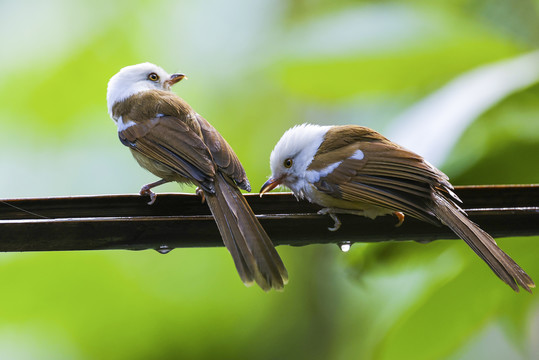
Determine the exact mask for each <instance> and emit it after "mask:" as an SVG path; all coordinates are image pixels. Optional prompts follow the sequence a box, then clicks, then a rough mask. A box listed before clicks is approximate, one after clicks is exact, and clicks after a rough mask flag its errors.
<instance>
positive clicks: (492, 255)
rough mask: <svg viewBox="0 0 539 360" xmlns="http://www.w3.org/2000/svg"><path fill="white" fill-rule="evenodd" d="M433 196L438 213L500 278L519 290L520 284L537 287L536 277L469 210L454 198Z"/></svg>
mask: <svg viewBox="0 0 539 360" xmlns="http://www.w3.org/2000/svg"><path fill="white" fill-rule="evenodd" d="M433 200H434V206H433V209H432V210H433V212H434V213H435V214H436V217H437V218H438V219H440V220H441V221H442V222H443V223H444V224H446V225H447V226H449V227H450V228H451V230H453V231H454V232H455V233H456V234H457V235H458V236H460V237H461V238H462V239H463V240H464V241H465V242H466V244H468V246H470V247H471V248H472V250H473V251H474V252H475V253H476V254H477V255H479V257H481V259H483V260H484V261H485V262H486V263H487V264H488V266H490V268H491V269H492V271H494V273H495V274H496V275H498V277H499V278H500V279H502V280H503V281H504V282H505V283H506V284H507V285H509V286H511V288H512V289H513V290H515V291H516V292H518V291H519V287H518V286H519V285H520V286H521V287H522V288H524V289H525V290H526V291H528V292H530V293H531V290H530V288H534V287H535V284H534V282H533V280H532V279H531V278H530V277H529V276H528V274H526V272H525V271H524V270H523V269H522V268H521V267H520V266H519V265H518V264H517V263H516V262H515V261H514V260H513V259H511V258H510V257H509V255H507V254H506V253H504V252H503V251H502V249H500V248H499V247H498V245H497V244H496V241H495V240H494V239H493V238H492V236H490V235H489V234H487V233H486V232H485V231H483V230H481V229H480V228H479V226H477V225H476V224H475V223H474V222H473V221H471V220H470V219H468V217H467V216H466V213H465V212H464V211H463V210H462V209H460V208H459V207H458V206H457V205H456V204H454V203H453V202H452V201H448V200H447V199H445V198H444V197H442V196H440V195H438V194H435V195H433Z"/></svg>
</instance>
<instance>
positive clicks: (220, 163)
mask: <svg viewBox="0 0 539 360" xmlns="http://www.w3.org/2000/svg"><path fill="white" fill-rule="evenodd" d="M196 120H197V121H198V123H199V125H200V131H201V133H202V137H203V139H204V143H205V144H206V145H207V146H208V148H209V150H210V152H211V155H212V157H213V161H214V162H215V164H216V165H217V167H218V168H219V169H220V170H221V172H222V173H224V174H226V175H228V176H229V177H230V178H231V179H233V180H234V182H235V183H236V184H237V185H238V186H239V187H240V188H241V189H243V190H247V191H251V185H250V184H249V180H248V179H247V175H246V174H245V170H244V169H243V166H242V165H241V163H240V160H239V159H238V156H237V155H236V153H235V152H234V150H232V147H231V146H230V145H229V144H228V143H227V142H226V140H225V139H224V138H223V137H222V136H221V134H219V132H218V131H217V130H215V128H214V127H213V126H211V124H210V123H209V122H207V121H206V120H205V119H204V118H203V117H202V116H200V115H198V114H197V115H196Z"/></svg>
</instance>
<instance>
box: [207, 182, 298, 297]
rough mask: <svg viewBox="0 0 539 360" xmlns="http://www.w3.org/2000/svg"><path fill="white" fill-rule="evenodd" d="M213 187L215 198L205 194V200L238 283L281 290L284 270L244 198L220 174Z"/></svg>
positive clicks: (284, 279) (277, 255)
mask: <svg viewBox="0 0 539 360" xmlns="http://www.w3.org/2000/svg"><path fill="white" fill-rule="evenodd" d="M214 185H215V194H211V193H208V192H205V198H206V201H207V202H208V206H209V207H210V210H211V212H212V214H213V216H214V218H215V222H216V223H217V227H218V228H219V232H220V233H221V237H222V238H223V242H224V244H225V246H226V248H227V249H228V251H230V254H231V255H232V258H233V259H234V264H235V265H236V269H237V270H238V273H239V275H240V277H241V280H242V281H243V282H244V283H245V285H247V286H250V285H252V283H253V281H256V283H257V284H258V285H259V286H260V287H261V288H262V289H263V290H264V291H269V290H271V289H276V290H281V289H283V287H284V285H285V284H286V283H287V282H288V273H287V271H286V268H285V267H284V264H283V262H282V260H281V258H280V257H279V254H278V253H277V250H275V247H274V246H273V243H272V242H271V240H270V238H269V236H268V234H266V232H265V231H264V229H263V228H262V225H260V223H259V222H258V220H257V218H256V217H255V214H254V213H253V210H251V208H250V207H249V204H248V203H247V201H246V200H245V197H244V196H243V195H242V194H241V192H240V190H239V189H238V188H237V186H236V185H234V184H231V183H229V182H228V181H227V180H226V179H225V178H224V177H223V175H222V174H217V176H216V177H215V182H214Z"/></svg>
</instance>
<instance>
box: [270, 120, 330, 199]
mask: <svg viewBox="0 0 539 360" xmlns="http://www.w3.org/2000/svg"><path fill="white" fill-rule="evenodd" d="M329 128H330V127H329V126H318V125H312V124H302V125H297V126H294V127H293V128H291V129H289V130H287V131H286V132H285V133H284V135H283V136H282V137H281V139H280V140H279V142H278V143H277V145H275V148H274V149H273V151H272V152H271V156H270V167H271V177H270V178H269V180H268V181H266V183H265V184H264V185H263V186H262V189H260V196H262V195H263V194H264V193H266V192H268V191H270V190H272V189H274V188H276V187H277V186H279V185H282V186H286V187H287V188H289V189H290V190H292V191H293V192H294V193H295V194H296V195H300V196H301V194H302V189H303V187H304V186H305V182H306V181H308V180H309V179H308V178H309V173H308V171H307V168H308V166H309V164H310V163H311V162H312V161H313V158H314V155H315V154H316V152H317V151H318V148H319V147H320V144H321V143H322V141H323V140H324V136H325V134H326V132H327V131H328V129H329Z"/></svg>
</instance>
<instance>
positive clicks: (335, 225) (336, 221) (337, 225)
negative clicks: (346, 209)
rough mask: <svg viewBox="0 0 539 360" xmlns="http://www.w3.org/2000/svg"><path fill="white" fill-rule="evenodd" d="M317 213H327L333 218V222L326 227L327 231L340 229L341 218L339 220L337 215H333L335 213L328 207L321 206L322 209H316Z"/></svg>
mask: <svg viewBox="0 0 539 360" xmlns="http://www.w3.org/2000/svg"><path fill="white" fill-rule="evenodd" d="M318 215H329V216H330V217H331V218H332V219H333V221H334V222H335V224H333V226H332V227H328V230H329V231H337V230H339V229H340V227H341V225H342V223H341V220H339V218H338V217H337V215H335V213H334V212H333V211H331V209H330V208H323V209H322V210H320V211H318Z"/></svg>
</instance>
